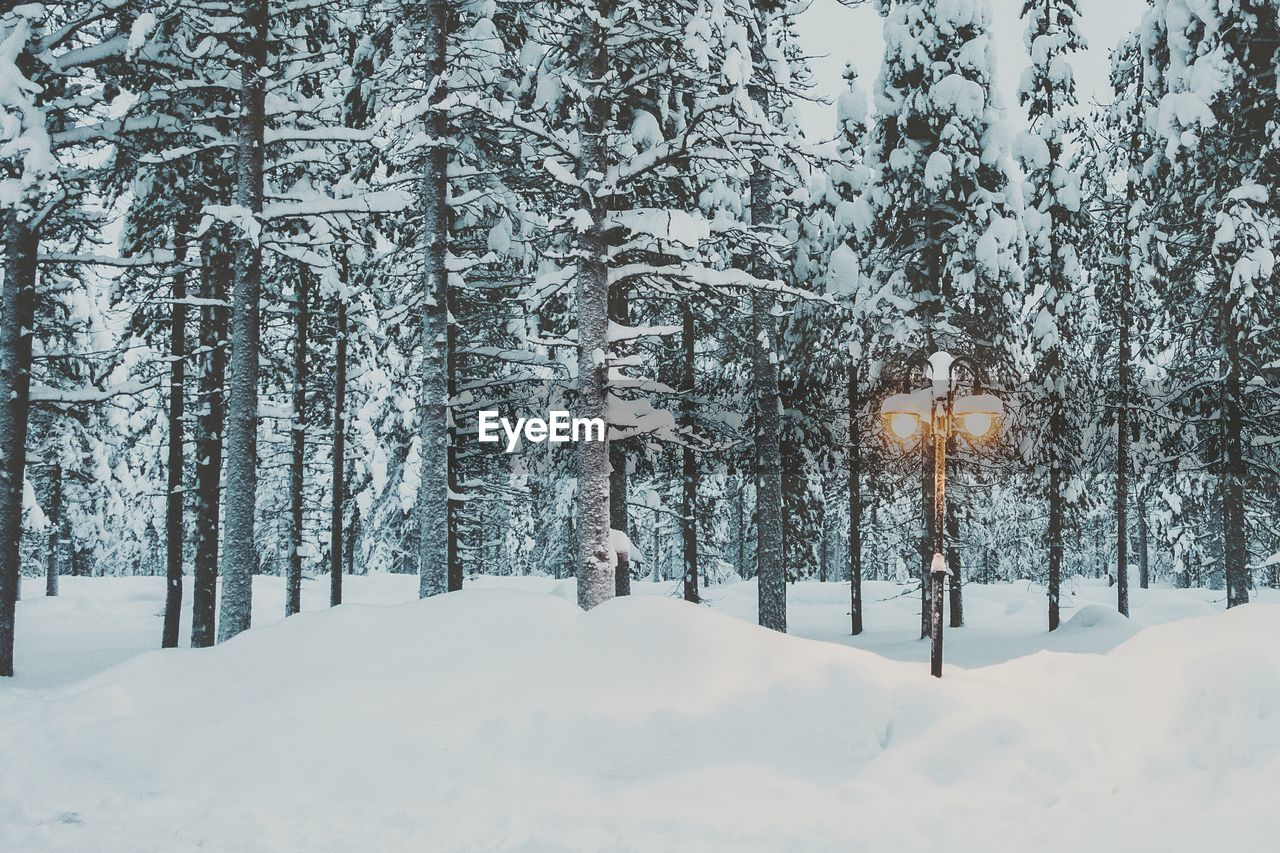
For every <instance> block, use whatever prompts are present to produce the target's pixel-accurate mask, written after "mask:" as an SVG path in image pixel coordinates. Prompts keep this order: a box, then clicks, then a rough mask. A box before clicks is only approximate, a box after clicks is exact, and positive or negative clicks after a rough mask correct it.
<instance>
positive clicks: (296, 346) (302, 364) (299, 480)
mask: <svg viewBox="0 0 1280 853" xmlns="http://www.w3.org/2000/svg"><path fill="white" fill-rule="evenodd" d="M310 277H311V271H310V270H309V269H307V268H306V267H305V266H302V265H299V269H298V282H297V292H296V299H295V305H294V311H293V417H292V418H291V419H290V424H289V426H290V432H291V433H292V435H291V436H290V438H291V439H292V442H291V444H292V447H291V448H290V450H291V452H290V454H289V564H288V569H287V571H288V576H287V577H286V578H285V596H284V599H285V601H284V615H285V616H286V617H288V616H292V615H293V614H295V613H298V612H300V611H301V610H302V532H303V531H302V528H303V523H304V514H303V502H302V498H303V491H304V490H305V488H306V465H307V357H308V355H309V353H308V352H307V298H308V291H309V290H310V288H309V287H308V285H309V284H310V280H309V279H310Z"/></svg>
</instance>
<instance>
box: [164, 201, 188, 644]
mask: <svg viewBox="0 0 1280 853" xmlns="http://www.w3.org/2000/svg"><path fill="white" fill-rule="evenodd" d="M186 228H187V225H186V223H185V222H181V221H179V222H178V223H177V235H176V237H175V240H174V248H175V251H174V261H175V262H176V264H177V268H176V269H175V270H174V273H173V307H172V308H171V309H170V310H171V316H170V329H169V470H168V483H167V491H166V493H165V520H164V529H165V540H166V541H165V596H164V627H163V630H162V631H161V636H160V647H161V648H164V649H172V648H177V645H178V631H179V628H180V626H181V624H182V548H183V534H184V530H183V525H182V522H183V509H184V504H185V501H184V498H185V496H186V489H185V488H184V486H183V483H182V480H183V474H184V473H185V467H186V464H185V457H186V453H185V448H184V444H185V442H186V435H185V431H184V426H183V408H184V403H185V399H184V397H185V395H186V385H187V304H186V300H187V270H186V260H187V244H186V241H187V236H186Z"/></svg>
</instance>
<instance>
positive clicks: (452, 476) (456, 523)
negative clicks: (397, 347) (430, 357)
mask: <svg viewBox="0 0 1280 853" xmlns="http://www.w3.org/2000/svg"><path fill="white" fill-rule="evenodd" d="M445 301H446V304H447V305H448V306H449V316H450V317H455V316H457V306H456V305H455V302H456V300H455V299H454V296H453V292H452V291H449V292H448V293H446V295H445ZM446 345H447V349H446V351H445V371H446V374H445V375H446V376H447V383H446V384H447V385H448V388H449V400H450V405H452V401H453V399H454V397H456V396H457V394H458V369H457V354H458V324H457V322H456V321H452V320H451V321H450V322H449V326H448V331H447V333H446ZM446 421H447V422H448V424H449V431H448V434H449V554H448V559H449V591H450V592H457V591H458V590H460V589H462V576H463V571H462V547H461V545H462V531H461V529H460V528H461V526H462V508H463V506H464V505H465V504H464V502H463V501H462V500H460V499H459V497H458V496H459V494H460V492H461V491H462V486H461V485H460V484H459V481H458V429H457V424H456V423H454V420H453V410H452V408H450V409H449V410H448V414H447V415H446ZM481 535H482V536H483V530H482V531H481ZM479 554H480V563H481V571H485V570H486V569H485V568H484V566H485V563H484V551H483V549H481V550H480V552H479Z"/></svg>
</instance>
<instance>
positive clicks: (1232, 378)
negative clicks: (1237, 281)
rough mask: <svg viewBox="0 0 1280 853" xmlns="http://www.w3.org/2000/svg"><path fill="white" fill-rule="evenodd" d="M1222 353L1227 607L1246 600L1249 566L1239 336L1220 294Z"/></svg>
mask: <svg viewBox="0 0 1280 853" xmlns="http://www.w3.org/2000/svg"><path fill="white" fill-rule="evenodd" d="M1223 302H1224V308H1223V311H1224V314H1226V315H1227V316H1224V317H1223V319H1222V325H1223V338H1224V341H1223V354H1224V357H1225V362H1226V364H1225V365H1224V367H1225V370H1226V378H1225V380H1224V382H1223V389H1222V418H1223V424H1222V426H1223V431H1222V441H1223V445H1224V450H1225V453H1224V459H1223V463H1224V464H1223V469H1222V481H1223V482H1222V564H1223V574H1224V580H1225V581H1226V587H1227V607H1238V606H1239V605H1241V604H1248V603H1249V568H1248V565H1247V562H1248V561H1247V557H1248V554H1247V553H1246V547H1245V538H1244V479H1245V469H1244V447H1243V437H1242V434H1241V433H1242V430H1243V429H1244V418H1243V416H1242V413H1241V408H1242V401H1241V397H1242V395H1243V388H1242V384H1241V379H1240V339H1239V335H1238V333H1237V331H1236V329H1235V325H1234V323H1232V321H1231V318H1230V311H1231V308H1230V302H1229V301H1228V299H1227V296H1226V294H1224V295H1223Z"/></svg>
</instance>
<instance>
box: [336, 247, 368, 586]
mask: <svg viewBox="0 0 1280 853" xmlns="http://www.w3.org/2000/svg"><path fill="white" fill-rule="evenodd" d="M338 264H339V268H340V269H341V271H342V280H343V284H344V285H345V284H346V283H347V257H346V250H345V249H344V250H342V252H341V255H340V258H339V261H338ZM335 323H336V326H337V328H336V330H335V346H334V355H333V362H334V364H333V487H332V492H333V506H332V507H331V512H330V515H329V606H330V607H337V606H338V605H339V604H341V603H342V533H343V531H342V518H343V507H344V504H345V503H346V495H347V489H346V485H347V484H346V477H345V474H346V470H347V469H346V446H347V297H346V294H345V293H342V294H339V296H338V308H337V318H336V320H335ZM359 517H360V510H359V508H358V507H357V508H356V509H355V511H354V512H353V515H352V519H351V528H352V529H351V530H349V531H347V551H348V553H350V551H351V543H352V541H354V538H355V525H356V520H357V519H358V518H359ZM348 562H350V558H348Z"/></svg>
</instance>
